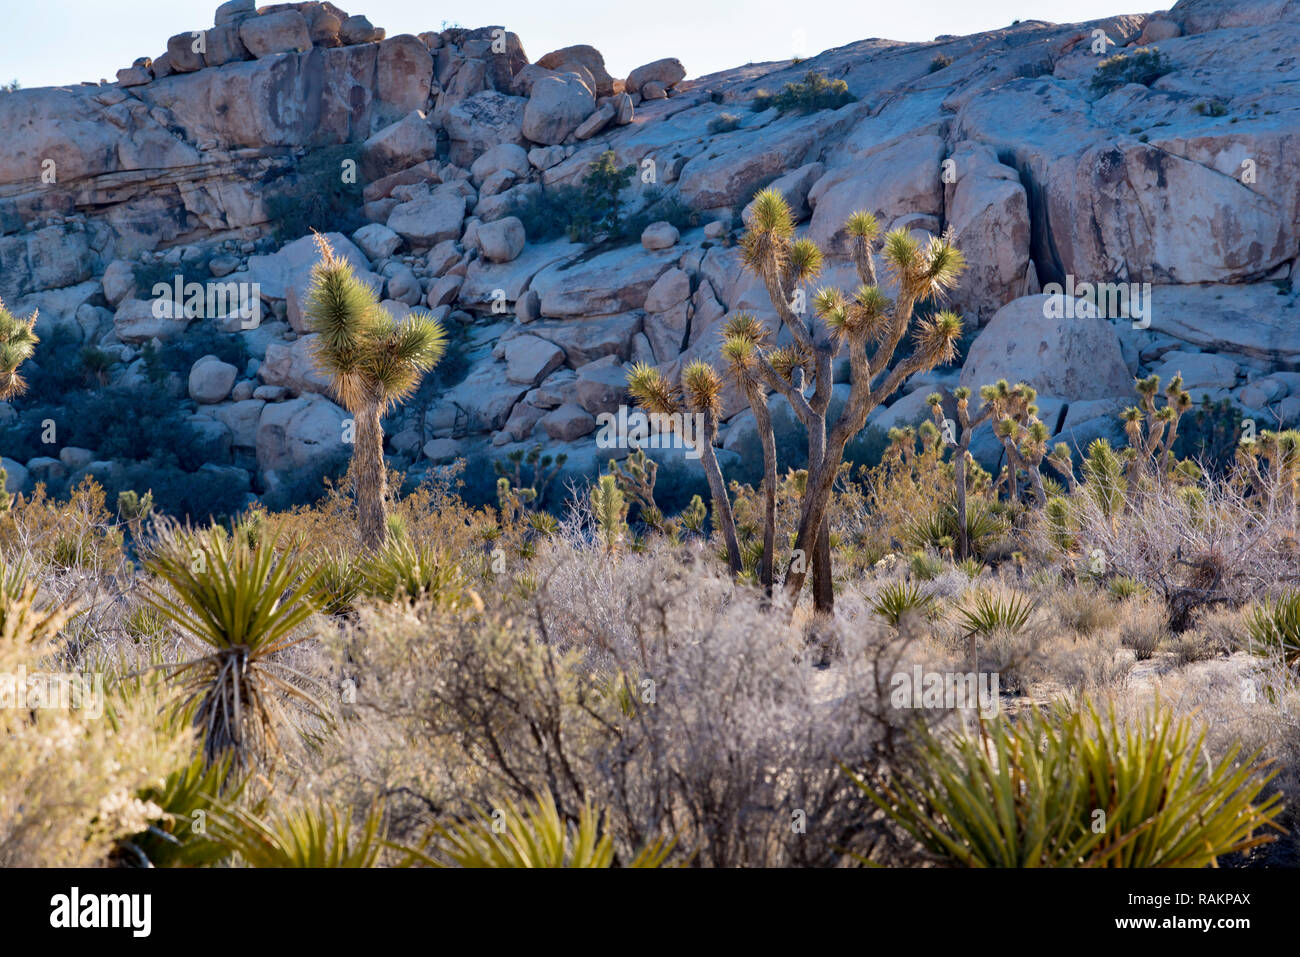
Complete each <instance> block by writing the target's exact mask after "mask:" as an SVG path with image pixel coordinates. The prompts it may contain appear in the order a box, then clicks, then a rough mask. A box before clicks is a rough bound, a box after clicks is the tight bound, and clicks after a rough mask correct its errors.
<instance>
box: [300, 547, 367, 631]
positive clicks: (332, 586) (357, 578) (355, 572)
mask: <svg viewBox="0 0 1300 957" xmlns="http://www.w3.org/2000/svg"><path fill="white" fill-rule="evenodd" d="M316 571H317V578H316V587H315V589H314V590H313V592H312V596H311V597H312V601H313V602H314V603H315V604H316V607H318V608H319V609H320V610H321V611H322V612H323V613H324V614H326V615H346V614H348V613H349V612H351V611H352V609H353V606H354V605H355V604H356V600H357V598H358V597H359V596H360V594H361V586H362V581H361V570H360V569H359V568H358V567H357V563H356V561H355V560H354V559H353V557H352V556H351V555H350V554H348V553H347V552H346V551H344V550H342V549H339V550H336V551H329V552H325V553H324V554H323V555H322V556H321V557H320V558H319V559H317V562H316Z"/></svg>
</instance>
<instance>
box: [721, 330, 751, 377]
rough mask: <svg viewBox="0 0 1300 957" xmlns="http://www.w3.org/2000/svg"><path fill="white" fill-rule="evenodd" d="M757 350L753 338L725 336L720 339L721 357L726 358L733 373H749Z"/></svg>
mask: <svg viewBox="0 0 1300 957" xmlns="http://www.w3.org/2000/svg"><path fill="white" fill-rule="evenodd" d="M757 352H758V350H757V347H756V346H755V345H754V340H753V339H748V338H745V337H744V336H727V337H726V338H725V339H723V340H722V358H724V359H726V360H727V363H728V364H729V365H730V367H731V370H732V372H734V373H737V374H745V375H747V374H749V372H750V370H751V369H752V368H753V367H754V362H755V359H756V356H757Z"/></svg>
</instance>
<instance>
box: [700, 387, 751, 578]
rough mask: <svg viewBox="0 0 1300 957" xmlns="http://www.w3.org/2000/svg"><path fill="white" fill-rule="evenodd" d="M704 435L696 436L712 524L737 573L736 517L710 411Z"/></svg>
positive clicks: (705, 418)
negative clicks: (716, 449)
mask: <svg viewBox="0 0 1300 957" xmlns="http://www.w3.org/2000/svg"><path fill="white" fill-rule="evenodd" d="M703 415H704V435H703V436H701V437H700V438H698V439H697V440H696V441H698V442H699V453H700V462H701V464H703V466H704V474H705V475H706V476H707V477H708V480H709V492H710V494H711V495H712V496H713V524H714V525H716V526H718V527H719V529H720V531H721V532H722V537H723V540H724V541H726V543H727V563H728V564H729V565H730V566H731V574H733V575H739V574H740V572H741V570H742V568H743V567H744V566H743V565H742V564H741V561H740V542H739V540H737V538H736V519H735V517H734V516H733V515H732V514H731V499H729V498H728V497H727V483H726V482H725V481H724V480H723V478H722V467H721V466H719V465H718V457H717V456H716V455H715V454H714V453H713V440H714V438H715V437H716V436H717V434H718V419H717V416H716V415H714V414H713V412H704V413H703Z"/></svg>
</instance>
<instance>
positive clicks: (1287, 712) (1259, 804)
mask: <svg viewBox="0 0 1300 957" xmlns="http://www.w3.org/2000/svg"><path fill="white" fill-rule="evenodd" d="M1000 391H1002V390H1001V389H998V388H995V389H993V390H990V394H996V393H998V392H1000ZM1015 391H1016V390H1015V388H1014V387H1007V388H1006V392H1007V393H1008V394H1012V393H1015ZM1024 394H1025V393H1024V392H1023V390H1021V395H1022V397H1023V396H1024ZM1031 407H1032V402H1030V403H1027V405H1026V410H1025V411H1026V412H1029V410H1030V408H1031ZM1157 414H1158V412H1157ZM986 427H987V426H986ZM1144 437H1145V436H1144ZM1032 441H1033V439H1032V436H1029V437H1022V443H1032ZM1296 447H1297V437H1296V436H1294V435H1290V434H1285V433H1283V434H1280V435H1279V434H1268V435H1264V436H1262V437H1261V438H1260V441H1259V445H1258V447H1252V446H1251V445H1250V444H1249V443H1247V444H1246V445H1245V446H1243V448H1242V451H1241V454H1240V456H1239V461H1238V464H1237V468H1236V469H1234V470H1233V471H1232V473H1231V474H1229V475H1228V476H1227V477H1225V478H1222V479H1218V478H1214V477H1210V476H1205V475H1198V474H1194V473H1193V470H1191V469H1190V468H1189V467H1188V466H1187V465H1186V463H1183V462H1171V461H1165V462H1164V463H1163V464H1162V463H1160V462H1159V461H1158V459H1157V460H1156V461H1153V462H1151V464H1149V465H1147V466H1146V467H1144V468H1142V469H1139V468H1138V467H1137V464H1135V463H1136V462H1137V461H1138V460H1139V457H1140V453H1139V452H1137V451H1134V450H1126V449H1120V450H1116V449H1112V448H1110V447H1108V446H1106V445H1105V444H1104V443H1102V442H1098V443H1096V444H1094V446H1093V447H1092V448H1091V449H1090V450H1089V452H1088V455H1087V456H1086V457H1085V458H1084V459H1083V461H1082V462H1081V464H1080V467H1078V468H1075V469H1072V470H1071V474H1070V476H1069V478H1070V481H1069V483H1068V485H1067V484H1057V482H1056V480H1055V479H1054V478H1049V477H1047V476H1046V475H1044V476H1042V477H1041V482H1042V485H1043V490H1044V492H1045V494H1046V495H1047V503H1046V504H1045V505H1043V504H1039V503H1038V501H1037V498H1036V496H1035V492H1034V482H1033V481H1032V480H1031V478H1030V476H1029V475H1028V471H1029V469H1030V468H1033V467H1036V466H1034V465H1032V464H1030V465H1025V464H1023V463H1025V462H1030V463H1032V462H1033V461H1034V458H1035V457H1034V456H1028V457H1026V458H1023V459H1022V465H1021V467H1020V468H1019V470H1018V471H1019V472H1020V474H1019V475H1010V474H1009V473H1003V474H1002V475H1000V476H994V475H991V474H990V473H988V472H986V471H984V470H983V469H981V468H979V467H978V466H976V465H974V464H973V463H968V465H969V466H970V467H969V469H968V472H967V481H968V488H967V509H968V511H967V521H966V529H967V536H966V542H967V550H968V554H969V557H967V558H965V559H962V558H961V557H960V556H959V554H958V545H957V541H958V537H957V535H955V534H954V531H955V528H956V526H955V525H954V521H953V519H954V516H955V515H956V511H955V496H956V484H955V469H954V467H953V465H954V463H953V457H954V456H955V454H956V453H957V451H958V446H957V445H955V444H953V443H949V442H945V441H943V438H942V436H941V432H940V429H939V428H938V427H935V426H933V425H932V424H931V423H926V424H925V425H924V426H923V427H922V428H920V429H915V430H903V429H900V430H895V432H894V433H893V434H892V435H891V440H890V445H889V447H888V449H887V450H886V455H885V457H884V460H883V461H882V462H881V463H880V464H879V465H878V466H876V467H874V468H871V469H863V470H860V471H859V472H858V473H857V474H855V475H849V474H848V473H847V471H845V470H841V473H840V475H839V478H838V480H837V481H836V482H835V483H834V487H833V491H832V495H831V497H830V499H829V502H828V509H827V513H826V514H827V525H828V527H829V529H830V532H831V537H830V545H831V549H832V553H833V558H834V561H833V565H832V567H833V569H834V579H833V582H832V584H833V589H834V591H835V594H836V597H837V600H836V603H835V609H834V613H833V614H832V615H816V616H814V615H813V614H811V612H810V611H806V610H801V609H798V608H795V607H793V606H792V605H791V603H790V601H789V599H788V598H787V597H785V596H784V595H782V594H781V593H780V592H779V591H778V592H775V593H774V594H773V595H772V596H771V597H768V596H767V594H766V593H765V591H764V589H763V588H762V574H763V573H762V571H761V569H762V566H763V545H764V537H765V536H763V535H762V532H761V519H758V520H756V517H757V516H760V515H761V514H762V513H763V511H764V509H765V507H766V506H765V504H764V502H765V499H766V496H765V494H764V493H763V490H762V489H758V490H755V489H753V488H750V487H748V486H740V485H732V486H731V487H730V488H729V489H728V490H727V493H726V496H727V501H728V502H729V503H730V507H731V509H732V512H733V515H734V518H735V522H736V527H737V539H738V542H739V545H740V551H741V556H742V569H741V572H740V574H739V575H736V574H733V571H732V569H731V567H730V562H729V560H728V553H727V548H726V543H725V541H724V540H723V535H722V534H721V531H720V530H719V527H718V524H717V522H716V521H714V522H710V521H709V518H708V512H709V511H710V510H709V509H708V508H707V506H706V505H705V503H703V502H701V501H699V500H698V499H697V500H696V501H695V503H693V504H692V506H691V508H689V509H687V510H686V511H685V512H683V513H681V514H678V515H673V516H666V515H664V514H663V513H662V512H660V511H659V510H658V508H657V506H656V505H655V504H654V502H655V498H654V484H655V475H656V472H655V469H654V468H653V463H651V462H649V461H648V460H646V459H645V458H644V457H643V456H635V457H633V458H632V459H630V460H629V461H628V462H626V463H619V464H618V466H617V467H616V468H613V469H611V471H610V473H609V474H608V475H607V476H605V477H604V478H603V479H602V480H601V481H600V482H599V483H597V485H596V486H595V487H594V488H593V489H592V490H591V491H590V492H588V493H584V494H582V495H575V496H573V497H571V498H570V499H569V501H568V504H567V507H566V509H565V511H564V515H563V518H562V519H561V520H559V521H556V520H555V519H553V518H551V517H550V516H549V515H547V514H546V513H542V512H537V511H536V510H534V509H531V508H529V507H527V505H526V503H525V502H524V499H527V498H529V497H528V496H526V495H525V496H522V497H521V496H519V495H518V494H517V491H518V490H519V489H521V488H530V489H531V488H534V486H532V485H525V483H527V482H532V481H533V479H532V478H531V477H530V476H529V475H528V474H527V473H525V472H523V468H522V466H523V463H522V462H521V463H519V464H520V465H521V476H520V478H519V479H518V481H516V480H515V479H514V478H513V477H509V476H502V479H503V481H504V483H505V484H504V488H503V496H502V502H501V507H499V508H480V509H470V508H467V507H466V506H464V505H462V504H461V503H460V502H459V499H458V497H457V489H456V481H457V479H456V477H455V472H454V470H453V471H452V472H451V473H449V474H447V475H444V476H443V477H442V478H441V479H439V480H437V481H435V482H434V483H432V484H427V485H425V486H422V487H421V488H419V489H418V490H417V491H416V492H414V493H413V494H411V495H408V496H396V495H394V496H393V498H392V501H391V508H390V513H389V516H388V519H387V521H386V523H385V527H386V532H387V543H386V544H385V545H384V546H383V547H382V548H380V549H378V550H375V551H372V550H368V549H366V548H364V547H362V546H360V545H359V542H358V537H357V533H356V531H355V527H354V525H353V524H352V522H351V519H350V516H351V514H352V511H353V508H354V505H353V502H352V494H351V489H352V486H351V485H350V484H349V483H347V482H344V483H340V484H339V485H338V486H337V487H335V488H334V489H333V490H331V491H330V493H329V494H328V495H327V497H326V498H325V499H324V500H323V501H322V502H320V503H319V504H318V505H316V506H314V507H311V508H307V507H302V508H298V509H295V510H294V511H291V512H287V513H279V514H274V513H266V512H262V511H255V512H251V513H248V514H246V515H245V516H244V517H243V518H242V519H241V520H239V521H238V522H235V523H234V524H227V525H212V526H203V527H191V528H185V527H182V526H177V525H175V523H173V522H171V521H169V520H167V519H165V518H159V517H156V516H154V515H153V514H152V512H151V510H150V508H149V507H148V503H145V502H143V501H142V500H141V497H138V496H137V497H135V498H131V497H129V496H126V497H123V499H122V500H121V501H120V502H119V503H118V510H117V514H116V515H112V514H110V513H109V512H108V510H107V509H106V508H105V505H104V500H103V496H102V493H100V492H99V490H98V489H97V487H96V486H94V485H93V483H87V485H86V487H85V488H83V489H82V490H81V491H79V492H78V493H77V495H76V496H74V498H73V499H72V501H70V502H69V503H66V504H62V505H56V504H53V503H51V502H49V501H48V500H46V499H44V498H41V497H39V496H38V497H36V498H32V499H24V498H22V497H21V496H20V497H17V498H16V499H15V500H14V501H13V502H12V503H11V504H10V507H9V508H8V510H6V511H5V512H4V513H3V515H0V551H2V552H3V555H4V558H5V573H4V576H3V582H0V585H2V587H0V656H3V661H4V668H3V669H2V670H3V671H4V672H6V673H12V672H14V671H15V670H16V669H17V668H18V667H19V666H20V665H22V666H23V667H25V668H26V673H27V674H29V675H32V674H42V675H46V674H48V675H51V676H52V678H51V681H50V688H56V687H60V686H62V687H66V688H67V689H68V690H69V691H70V690H71V689H72V688H73V686H74V685H75V686H76V687H78V688H81V687H82V685H80V684H78V682H82V681H83V677H82V676H85V679H84V680H86V681H87V682H89V683H88V684H87V685H86V686H85V694H92V693H94V687H93V683H94V682H95V681H102V691H101V693H102V697H101V698H99V699H98V700H99V701H100V702H101V704H102V709H103V710H102V711H100V710H99V708H98V707H96V706H95V705H94V703H93V699H92V700H89V701H87V699H83V701H82V706H81V707H70V708H62V709H60V708H23V709H14V708H7V709H4V710H3V711H2V712H0V714H2V715H3V719H2V720H3V721H4V722H5V723H6V725H5V728H4V731H5V735H4V742H5V743H4V744H3V745H2V746H3V747H4V749H5V761H6V768H7V770H6V773H5V775H3V780H2V782H0V859H2V860H3V861H4V863H5V864H10V865H12V864H50V863H79V864H95V863H98V864H111V865H115V866H122V867H133V866H141V865H143V864H145V863H151V864H153V865H155V866H179V865H209V866H211V865H218V866H236V865H247V866H339V867H343V866H380V865H387V866H443V867H446V866H451V867H478V866H487V867H506V866H539V865H544V866H575V867H577V866H673V865H685V866H742V865H748V866H851V865H855V864H859V863H862V862H870V863H873V864H885V865H894V866H906V865H938V866H1121V867H1132V866H1204V865H1207V864H1215V863H1217V864H1220V865H1225V864H1255V865H1258V864H1290V863H1293V862H1294V854H1295V849H1296V848H1295V844H1294V839H1293V837H1292V836H1291V832H1292V830H1293V828H1294V825H1295V820H1294V812H1293V810H1292V806H1293V803H1294V797H1293V795H1294V794H1295V793H1296V788H1298V787H1300V723H1297V722H1296V720H1295V714H1296V713H1297V710H1296V708H1297V705H1298V704H1300V674H1298V673H1297V671H1296V662H1297V656H1296V652H1295V648H1296V646H1297V641H1298V640H1300V635H1298V633H1297V630H1296V619H1297V615H1296V608H1297V600H1298V597H1297V596H1298V595H1300V591H1298V589H1300V581H1298V580H1297V579H1298V578H1300V574H1298V571H1297V570H1298V569H1300V545H1298V544H1297V538H1296V531H1297V526H1296V520H1297V513H1296V503H1297V501H1298V496H1297V486H1298V485H1300V464H1297V463H1298V462H1300V457H1298V456H1296V455H1295V452H1294V450H1295V448H1296ZM962 454H963V455H964V454H966V453H965V452H964V450H962ZM1044 461H1046V460H1044ZM1148 461H1151V460H1148ZM1058 463H1059V464H1060V465H1061V466H1062V467H1063V468H1068V465H1067V464H1066V461H1065V459H1064V457H1063V456H1057V455H1056V454H1055V453H1054V455H1053V457H1052V467H1053V468H1055V466H1056V465H1057V464H1058ZM532 464H533V466H534V467H536V466H540V458H538V459H537V460H536V461H535V462H533V463H532ZM1076 472H1077V473H1078V474H1075V473H1076ZM544 478H545V475H544V473H543V478H542V481H544ZM809 494H810V488H809V485H808V483H807V476H806V475H805V474H801V473H797V472H792V473H787V474H786V475H785V476H783V477H782V478H781V479H780V481H779V482H778V485H777V488H776V495H775V496H774V498H775V522H774V533H773V535H772V536H771V538H770V539H769V540H770V541H772V542H773V543H775V545H776V555H777V562H776V563H777V564H781V563H783V562H784V557H783V553H784V551H785V550H786V549H788V548H789V547H790V545H791V544H793V541H794V535H795V531H796V528H797V524H798V521H799V515H800V514H801V511H802V505H801V500H803V499H804V498H805V497H806V496H807V495H809ZM633 508H635V511H633ZM714 511H715V512H716V508H715V509H714ZM710 525H712V526H713V530H712V531H710ZM922 674H924V675H932V674H935V675H939V676H940V679H941V680H940V683H939V684H938V686H937V688H938V691H937V696H936V694H932V692H934V691H935V688H934V687H930V686H929V685H928V684H926V685H924V686H922V685H918V686H917V687H916V688H915V689H914V690H912V691H910V692H907V691H904V690H900V689H901V688H902V686H903V685H904V684H906V683H907V682H910V681H912V677H913V675H916V676H917V677H919V676H920V675H922ZM965 675H975V676H978V677H979V678H981V679H982V680H986V681H987V680H989V679H991V678H993V677H996V679H997V682H998V683H997V684H996V685H993V686H992V690H991V693H990V694H988V695H986V696H983V697H975V698H970V699H966V701H965V702H964V704H965V705H966V707H962V706H961V703H958V704H954V703H953V702H951V701H947V700H946V699H945V697H944V695H945V690H944V689H945V684H944V682H945V681H947V682H948V684H947V686H946V687H948V688H951V681H952V676H956V677H957V678H959V679H960V678H962V676H965ZM0 690H3V689H0ZM6 693H12V692H6ZM29 694H30V692H29ZM1039 742H1046V743H1045V744H1041V745H1040V744H1039ZM1266 762H1268V763H1267V764H1266ZM56 767H57V768H58V771H59V773H57V774H54V773H51V769H52V768H56ZM773 768H780V769H782V773H781V774H776V775H774V774H772V773H771V770H772V769H773ZM1016 782H1020V783H1019V784H1017V783H1016ZM19 803H21V804H23V806H24V807H26V808H36V809H37V812H36V813H37V814H38V815H39V817H40V820H42V822H43V826H42V829H41V831H40V834H39V835H37V834H35V833H34V832H33V831H32V829H31V824H30V821H31V815H30V814H23V815H19V814H16V812H15V810H14V809H15V808H16V807H17V806H18V804H19ZM880 812H883V813H880ZM198 820H203V821H205V822H206V826H205V827H204V828H203V829H202V830H195V829H194V826H193V825H194V822H195V821H198ZM497 820H501V821H504V822H505V825H506V826H505V828H504V830H500V829H497V828H494V827H493V826H492V824H493V822H495V821H497ZM164 835H165V836H164Z"/></svg>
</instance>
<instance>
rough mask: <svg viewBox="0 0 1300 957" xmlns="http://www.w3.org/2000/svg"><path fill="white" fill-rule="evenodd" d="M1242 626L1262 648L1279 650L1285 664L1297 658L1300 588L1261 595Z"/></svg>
mask: <svg viewBox="0 0 1300 957" xmlns="http://www.w3.org/2000/svg"><path fill="white" fill-rule="evenodd" d="M1246 630H1247V632H1248V633H1249V634H1250V637H1251V640H1252V641H1253V642H1254V643H1255V644H1257V645H1258V646H1259V647H1260V648H1261V649H1262V650H1264V651H1266V652H1269V653H1273V654H1281V655H1282V656H1283V657H1284V658H1285V659H1286V661H1287V663H1288V664H1292V665H1294V664H1296V663H1297V662H1300V591H1289V592H1287V593H1286V594H1284V595H1282V596H1281V597H1279V598H1277V599H1275V600H1269V599H1267V598H1266V599H1264V600H1263V601H1262V602H1260V603H1259V604H1258V605H1256V606H1255V607H1254V608H1253V609H1251V611H1250V613H1249V614H1248V616H1247V618H1246Z"/></svg>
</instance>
